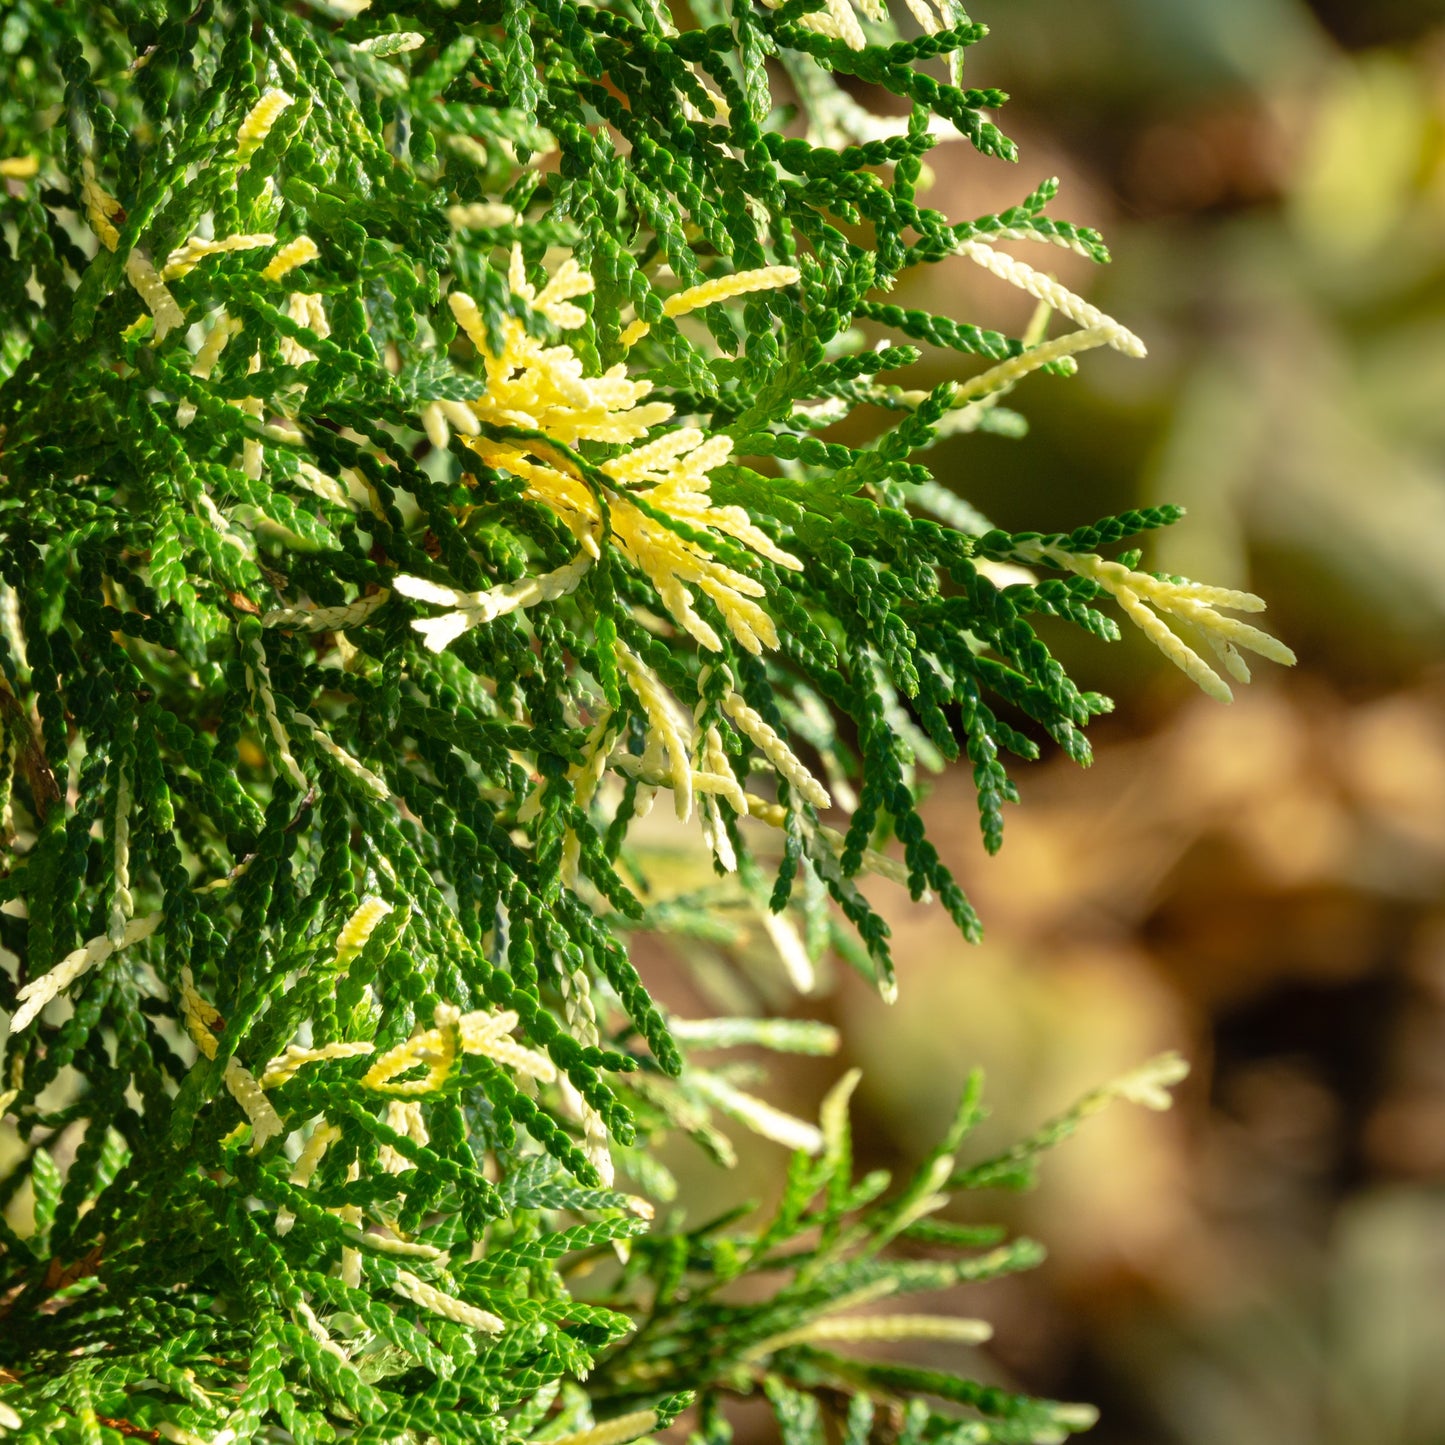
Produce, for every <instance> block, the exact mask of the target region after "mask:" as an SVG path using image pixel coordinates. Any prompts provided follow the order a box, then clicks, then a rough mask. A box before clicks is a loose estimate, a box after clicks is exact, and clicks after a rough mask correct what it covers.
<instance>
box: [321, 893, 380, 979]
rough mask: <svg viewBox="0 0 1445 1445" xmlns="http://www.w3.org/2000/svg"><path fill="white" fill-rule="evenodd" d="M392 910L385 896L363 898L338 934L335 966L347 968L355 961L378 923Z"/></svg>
mask: <svg viewBox="0 0 1445 1445" xmlns="http://www.w3.org/2000/svg"><path fill="white" fill-rule="evenodd" d="M391 911H392V908H391V904H390V903H388V902H387V901H386V900H385V899H384V898H363V899H362V900H361V904H360V906H359V907H358V908H357V910H356V912H355V913H353V914H352V915H351V917H350V918H348V919H347V920H346V922H345V923H344V924H343V925H342V928H341V932H340V933H338V934H337V935H336V960H335V967H337V968H345V967H347V966H348V965H349V964H351V963H354V962H355V961H356V959H357V958H359V957H360V955H361V950H362V949H363V948H365V947H366V941H367V939H369V938H370V937H371V935H372V934H373V933H374V932H375V931H376V927H377V925H378V924H379V923H380V922H381V920H382V919H383V918H385V917H386V916H387V914H388V913H390V912H391Z"/></svg>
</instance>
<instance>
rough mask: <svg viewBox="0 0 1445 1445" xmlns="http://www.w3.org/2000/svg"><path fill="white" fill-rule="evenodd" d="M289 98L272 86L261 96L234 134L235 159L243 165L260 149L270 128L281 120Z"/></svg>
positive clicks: (288, 103)
mask: <svg viewBox="0 0 1445 1445" xmlns="http://www.w3.org/2000/svg"><path fill="white" fill-rule="evenodd" d="M291 103H292V102H291V97H290V96H289V95H287V94H286V92H285V91H284V90H278V89H276V88H275V87H274V86H272V87H271V88H270V89H269V90H267V91H266V93H265V94H264V95H262V97H261V99H260V100H258V101H257V102H256V104H255V105H253V106H252V107H251V109H250V111H249V112H248V113H247V115H246V118H245V120H243V121H242V122H241V126H240V129H239V130H238V131H237V132H236V159H237V160H238V161H240V162H242V163H243V164H244V163H245V162H246V161H249V160H250V159H251V157H252V156H253V155H255V154H256V152H257V151H258V150H259V149H260V147H261V143H262V142H263V141H264V140H265V139H266V137H267V136H268V135H270V134H271V127H272V126H273V125H275V124H276V122H277V121H278V120H279V119H280V118H281V112H282V111H283V110H285V109H286V107H287V106H288V105H290V104H291Z"/></svg>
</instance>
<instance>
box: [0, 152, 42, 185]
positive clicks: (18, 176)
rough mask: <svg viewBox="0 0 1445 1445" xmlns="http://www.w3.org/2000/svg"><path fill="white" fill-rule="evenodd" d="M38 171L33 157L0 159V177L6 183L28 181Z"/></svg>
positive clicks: (36, 160) (37, 163)
mask: <svg viewBox="0 0 1445 1445" xmlns="http://www.w3.org/2000/svg"><path fill="white" fill-rule="evenodd" d="M39 169H40V161H39V159H38V158H37V157H35V156H5V157H4V158H3V159H0V176H3V177H4V178H5V179H6V180H7V181H28V180H29V179H30V177H31V176H33V175H34V174H35V173H36V172H37V171H38V170H39Z"/></svg>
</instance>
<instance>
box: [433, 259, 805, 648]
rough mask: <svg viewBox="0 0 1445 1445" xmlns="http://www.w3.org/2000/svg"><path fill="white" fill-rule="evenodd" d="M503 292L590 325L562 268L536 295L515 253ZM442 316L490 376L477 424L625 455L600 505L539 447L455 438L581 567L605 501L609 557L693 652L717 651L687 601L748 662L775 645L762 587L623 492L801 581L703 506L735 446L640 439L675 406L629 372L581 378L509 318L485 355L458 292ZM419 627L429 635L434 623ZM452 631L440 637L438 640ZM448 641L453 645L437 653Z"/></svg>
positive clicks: (739, 524)
mask: <svg viewBox="0 0 1445 1445" xmlns="http://www.w3.org/2000/svg"><path fill="white" fill-rule="evenodd" d="M796 275H797V273H796V272H795V271H793V270H792V269H791V268H790V267H781V266H780V267H768V268H765V270H763V271H759V272H752V273H744V275H743V276H741V277H728V278H724V279H723V280H722V281H719V282H716V283H713V282H709V283H707V284H706V285H705V286H703V287H698V288H694V292H693V293H687V292H684V293H682V295H683V297H687V296H688V295H689V294H692V295H693V297H694V299H693V301H692V302H691V303H689V304H687V305H684V306H683V307H682V309H683V310H688V309H691V306H693V305H710V304H712V302H713V301H717V300H721V299H724V298H725V297H726V296H729V295H737V294H741V292H742V291H745V290H758V289H762V288H764V287H767V286H780V285H785V284H788V283H789V282H791V281H792V280H793V279H795V278H796ZM511 285H512V289H513V291H514V292H515V293H516V294H518V295H520V296H522V297H523V298H524V299H526V300H527V301H528V302H529V303H530V304H531V305H532V307H533V308H534V309H535V310H537V311H540V312H541V313H542V314H543V315H545V316H546V317H547V318H548V319H549V320H551V322H552V323H553V324H554V325H555V326H556V327H558V329H559V330H563V331H567V330H575V329H576V328H577V327H579V326H581V325H582V324H583V323H584V321H585V320H586V313H585V312H583V310H582V309H581V307H579V306H577V305H575V304H574V298H577V297H580V296H585V295H587V294H588V293H589V292H590V291H591V290H592V287H593V281H592V277H591V276H589V275H588V274H587V273H586V272H585V271H583V270H581V269H580V268H579V267H578V265H577V263H576V262H575V261H574V260H572V259H570V258H569V259H568V260H566V261H564V262H563V263H562V265H561V267H560V268H559V269H558V271H557V273H556V274H555V275H554V276H553V277H552V279H551V280H550V281H549V282H548V284H547V285H546V286H545V287H544V288H543V289H542V290H541V291H540V292H538V291H537V290H536V289H535V288H534V287H533V286H532V285H531V284H530V282H528V280H527V277H526V273H525V270H524V268H523V265H522V259H521V251H520V249H518V250H514V252H513V257H512V268H511ZM729 288H731V289H729ZM704 293H706V294H704ZM676 300H678V298H674V301H676ZM451 308H452V313H453V315H455V317H456V319H457V323H458V324H459V325H460V326H461V328H462V329H463V330H464V331H465V332H466V334H467V336H468V337H469V338H470V340H471V342H472V344H473V345H474V346H475V347H476V349H477V352H478V354H479V355H480V356H481V358H482V363H483V366H484V368H485V371H486V377H487V387H486V391H485V392H484V393H483V394H482V396H480V397H479V398H477V399H476V400H475V401H473V402H471V403H470V407H471V410H472V411H473V412H474V413H475V415H476V417H477V419H478V423H479V425H483V424H484V425H489V426H493V427H509V428H517V429H520V430H526V431H533V432H538V433H541V434H542V437H545V438H550V439H551V440H553V441H556V442H560V443H562V444H563V445H564V446H566V447H568V448H574V447H577V446H578V445H579V444H582V443H588V442H594V443H605V444H611V445H613V446H619V447H625V448H628V450H625V451H623V452H621V453H620V454H619V455H617V456H614V457H613V458H612V459H611V460H609V461H605V462H603V463H601V464H600V470H601V471H602V472H603V473H604V474H605V475H606V477H607V478H608V479H609V481H610V482H611V483H613V484H614V485H609V486H605V487H603V488H602V490H603V492H604V493H605V497H604V498H599V495H598V491H597V488H598V486H599V484H598V482H597V480H596V477H595V476H593V477H586V476H584V475H583V473H582V471H581V469H580V468H579V467H578V466H577V465H576V463H575V462H573V461H572V459H571V458H570V457H568V456H566V455H565V454H564V453H563V452H562V451H560V450H559V449H557V448H555V447H552V446H549V445H548V444H547V441H546V440H543V439H531V438H526V439H523V438H510V437H508V438H494V437H486V436H480V435H479V436H471V437H467V438H465V440H466V441H467V444H468V445H469V446H470V447H471V448H472V449H473V450H474V451H475V452H477V453H478V455H479V456H481V457H482V459H483V460H484V461H485V462H486V463H487V464H488V465H489V466H492V467H495V468H498V469H499V470H503V471H507V472H510V473H512V474H513V475H514V476H516V477H518V478H520V479H521V480H523V481H524V482H525V483H526V486H527V496H528V497H529V498H530V499H532V500H534V501H538V502H541V503H543V504H544V505H546V506H547V507H549V508H551V510H552V511H553V512H555V513H556V514H557V516H558V517H559V518H560V520H561V521H562V522H563V523H564V525H566V526H567V527H568V529H569V530H570V531H571V532H572V533H573V535H574V536H575V537H576V538H577V541H578V544H579V546H580V547H581V548H582V551H583V552H585V553H586V554H587V555H588V556H591V557H596V556H598V555H599V554H600V547H601V541H602V535H603V518H604V512H603V505H602V501H603V500H605V502H606V506H607V512H608V514H609V515H610V520H611V527H612V541H613V543H614V545H615V546H616V547H617V549H618V551H619V552H621V554H622V555H623V557H624V558H626V560H627V561H628V562H629V563H631V564H632V565H633V566H634V567H636V568H637V570H638V571H640V572H642V573H643V574H644V575H645V576H646V577H647V578H648V580H649V581H650V582H651V583H652V585H653V586H654V587H655V588H656V590H657V593H658V595H659V597H661V599H662V602H663V605H664V606H665V607H666V608H667V610H668V612H669V613H670V614H671V615H672V617H673V619H674V621H676V622H677V623H678V624H679V625H680V626H681V627H682V628H683V629H684V630H685V631H687V632H688V633H689V634H690V635H691V636H692V637H693V638H695V639H696V640H697V641H698V642H699V643H700V644H701V645H702V646H703V647H706V648H708V649H710V650H713V651H716V650H718V649H719V648H720V647H721V645H722V643H721V640H720V639H719V637H718V635H717V633H716V632H715V631H714V630H713V629H712V627H711V626H710V625H709V624H708V623H707V622H706V621H705V620H704V619H703V618H702V617H701V615H700V614H699V613H698V612H697V609H696V606H695V601H694V599H695V594H696V593H697V592H701V593H703V594H705V595H706V596H708V597H710V598H711V599H712V600H713V602H714V603H715V604H716V606H717V608H718V610H719V612H720V613H721V614H722V616H723V619H724V621H725V623H726V625H727V627H728V629H729V631H730V632H731V633H732V635H733V636H734V638H736V639H737V641H738V642H739V643H740V644H741V645H742V646H744V647H746V648H747V649H748V650H749V651H750V652H754V653H759V652H761V651H762V650H763V649H764V648H765V647H766V648H771V647H776V646H777V642H778V636H777V629H776V628H775V627H774V625H773V621H772V618H771V617H770V616H769V615H768V614H767V612H766V611H764V610H763V608H762V607H761V606H760V605H759V604H758V602H757V600H756V599H758V598H760V597H762V596H764V595H765V589H764V587H763V585H762V583H761V582H759V581H758V580H757V579H756V578H755V577H752V576H749V575H748V574H746V573H744V572H740V571H738V570H737V569H736V568H734V567H731V566H729V565H727V564H726V563H724V562H721V561H719V560H718V558H717V557H716V556H715V555H714V554H713V551H712V549H710V548H709V547H708V546H706V545H705V544H704V543H702V542H699V541H693V540H690V539H685V538H683V537H680V536H678V535H677V533H675V532H673V531H671V530H670V529H669V528H668V527H666V526H665V525H663V524H662V523H660V522H658V521H655V520H654V519H653V518H651V517H649V516H647V515H646V514H645V513H644V512H643V511H642V509H641V508H640V507H637V506H635V505H634V504H633V503H632V502H631V501H630V500H629V493H635V494H636V495H637V496H638V497H639V498H640V499H643V500H645V501H646V503H647V504H648V505H649V507H651V508H653V509H655V510H656V511H659V512H661V513H663V514H665V515H666V516H667V517H669V518H672V519H675V520H676V521H678V522H682V523H685V524H687V525H688V526H689V527H691V528H693V529H695V530H696V531H697V532H699V533H702V534H706V533H707V532H709V531H711V532H715V533H718V534H721V536H726V537H732V538H734V539H735V540H737V541H739V542H741V543H742V544H743V545H744V546H745V547H747V548H749V549H750V550H751V551H753V552H754V553H756V554H758V555H759V556H763V557H766V558H768V560H770V561H772V562H774V563H776V564H777V565H780V566H784V567H790V568H794V569H800V568H801V566H802V564H801V563H800V562H799V561H798V560H797V559H796V558H795V557H792V556H791V555H789V554H788V553H787V552H785V551H783V550H782V549H781V548H779V547H778V546H776V544H774V543H773V541H772V540H771V539H770V538H769V537H768V536H767V534H766V533H764V532H763V531H762V530H761V528H759V527H757V526H756V525H755V524H754V523H753V521H752V519H751V518H750V517H749V516H748V514H747V513H746V512H745V511H744V510H743V509H742V508H741V507H718V506H714V505H713V504H712V501H711V499H710V497H709V495H708V488H709V485H710V483H709V473H710V472H711V471H713V470H714V469H715V468H716V467H718V466H720V465H721V464H722V463H723V462H724V461H726V460H727V458H728V457H729V456H730V455H731V452H732V441H731V439H730V438H728V437H705V436H704V435H703V433H702V432H700V431H698V430H697V429H696V428H693V427H681V428H679V429H677V430H676V431H673V432H668V433H666V434H664V435H662V436H659V437H655V438H651V439H649V437H648V433H649V432H650V430H651V428H653V427H655V426H657V425H659V424H660V423H662V422H665V421H667V420H668V419H669V418H670V417H671V416H672V413H673V408H672V407H671V406H670V405H669V404H668V403H666V402H649V401H647V400H646V398H647V396H648V394H649V393H650V391H651V390H652V383H651V382H649V381H646V380H634V379H633V378H631V377H629V376H628V375H627V369H626V366H625V364H623V363H618V364H617V365H616V366H614V367H612V368H610V369H609V370H608V371H606V372H605V373H604V374H603V375H601V376H587V375H585V374H584V367H583V364H582V361H581V359H580V358H579V357H578V356H577V354H576V353H575V352H574V351H573V350H572V348H571V347H570V346H566V345H561V346H547V345H545V344H544V343H543V342H541V341H539V340H538V339H537V338H536V337H533V336H529V335H528V334H527V332H526V329H525V328H524V327H523V325H522V323H521V322H520V321H517V320H516V319H514V318H507V319H505V320H504V321H503V322H502V324H501V342H502V345H501V349H500V351H493V350H492V348H491V346H490V344H489V339H488V336H487V332H486V327H485V325H484V324H483V321H482V316H481V312H480V310H479V309H478V307H477V305H476V302H475V301H473V299H472V298H471V297H470V296H467V295H465V294H464V293H461V292H454V293H453V294H452V297H451ZM679 314H680V313H679ZM434 424H435V423H434ZM498 600H501V599H498ZM535 600H540V599H535ZM479 605H481V604H479ZM486 605H487V606H491V605H493V604H486ZM521 605H526V604H525V603H523V604H521ZM493 615H495V614H493ZM417 625H418V627H419V629H420V630H423V631H427V632H431V633H433V635H437V631H436V624H435V623H433V622H428V623H419V624H417ZM454 625H455V624H452V626H454ZM450 630H451V628H450V627H447V628H442V629H441V633H440V635H442V636H445V634H446V633H447V632H448V631H450ZM456 630H458V631H459V630H464V629H460V628H458V629H456ZM452 635H456V634H455V632H452ZM447 641H450V637H446V640H445V641H442V642H441V646H445V645H446V642H447Z"/></svg>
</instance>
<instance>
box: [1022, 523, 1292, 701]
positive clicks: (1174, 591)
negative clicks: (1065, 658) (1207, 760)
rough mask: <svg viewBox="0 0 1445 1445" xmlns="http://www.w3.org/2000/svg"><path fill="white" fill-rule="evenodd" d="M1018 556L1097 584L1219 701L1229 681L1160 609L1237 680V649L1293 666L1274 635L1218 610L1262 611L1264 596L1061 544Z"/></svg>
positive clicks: (1241, 672) (1240, 675) (1240, 661)
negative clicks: (1137, 566)
mask: <svg viewBox="0 0 1445 1445" xmlns="http://www.w3.org/2000/svg"><path fill="white" fill-rule="evenodd" d="M1018 554H1019V556H1020V558H1021V559H1023V560H1025V561H1030V562H1046V563H1048V564H1049V565H1050V566H1053V567H1058V568H1060V569H1062V570H1064V571H1069V572H1073V573H1076V574H1077V575H1078V576H1080V577H1087V578H1088V579H1089V580H1090V581H1091V582H1097V583H1098V584H1099V586H1100V587H1102V588H1103V589H1104V591H1106V592H1107V593H1108V594H1109V595H1110V596H1111V597H1113V598H1114V600H1115V601H1116V602H1118V604H1119V606H1120V607H1121V608H1122V609H1123V612H1124V615H1125V616H1126V617H1127V618H1128V619H1129V620H1130V621H1131V622H1132V623H1133V624H1134V625H1135V626H1136V627H1137V628H1138V629H1139V630H1140V631H1141V632H1142V633H1143V634H1144V635H1145V636H1146V637H1147V638H1148V639H1149V640H1150V642H1152V643H1153V644H1154V645H1155V646H1156V647H1157V648H1158V649H1159V650H1160V652H1162V653H1163V654H1164V656H1165V657H1167V658H1168V659H1169V660H1170V662H1172V663H1174V665H1175V666H1176V667H1178V668H1179V669H1180V670H1181V671H1183V672H1184V673H1185V674H1186V675H1187V676H1188V677H1189V678H1190V679H1191V681H1193V682H1194V683H1195V684H1196V685H1197V686H1198V687H1199V688H1201V689H1202V690H1203V691H1204V692H1206V693H1208V694H1209V696H1210V697H1212V698H1215V699H1217V700H1218V701H1219V702H1232V701H1233V700H1234V694H1233V693H1232V692H1231V691H1230V689H1229V684H1228V683H1227V682H1225V680H1224V679H1223V678H1222V677H1220V676H1219V674H1218V673H1217V672H1215V671H1214V669H1213V668H1212V667H1211V666H1210V665H1209V664H1208V663H1207V662H1205V660H1204V659H1203V658H1202V657H1201V656H1200V655H1199V654H1198V653H1197V652H1195V650H1194V649H1193V648H1192V647H1190V646H1189V644H1188V643H1187V642H1185V641H1184V639H1183V638H1182V637H1180V636H1179V634H1178V633H1176V632H1175V631H1173V630H1172V629H1171V628H1170V627H1169V625H1168V624H1167V623H1166V622H1165V620H1164V618H1163V617H1162V616H1161V615H1160V614H1161V613H1165V614H1168V615H1169V616H1170V617H1172V618H1174V619H1175V621H1176V623H1177V624H1182V625H1183V626H1184V627H1185V628H1186V629H1187V630H1189V631H1190V632H1191V633H1192V634H1193V635H1194V636H1195V637H1197V638H1198V639H1199V640H1201V641H1202V642H1203V643H1204V645H1205V647H1206V648H1208V649H1209V650H1210V651H1211V652H1213V654H1214V656H1215V658H1216V660H1217V661H1218V663H1219V665H1220V666H1221V667H1222V668H1223V669H1224V671H1225V672H1227V673H1228V674H1229V675H1230V676H1231V677H1232V678H1234V680H1235V681H1236V682H1248V681H1249V668H1248V666H1247V665H1246V663H1245V661H1244V658H1243V657H1241V656H1240V652H1239V649H1240V648H1244V649H1246V650H1248V651H1250V652H1253V653H1256V654H1257V655H1258V656H1260V657H1266V658H1268V659H1269V660H1270V661H1271V662H1278V663H1281V664H1282V665H1283V666H1285V667H1291V666H1293V665H1294V662H1295V655H1294V653H1293V652H1291V651H1290V649H1289V648H1288V647H1286V646H1285V645H1284V643H1282V642H1281V641H1280V640H1279V639H1278V638H1277V637H1271V636H1270V634H1269V633H1267V632H1264V631H1261V629H1259V628H1258V627H1253V626H1251V625H1250V624H1249V623H1247V622H1242V621H1240V620H1239V618H1237V617H1226V616H1224V615H1223V614H1222V613H1221V612H1220V611H1218V609H1219V608H1225V609H1226V610H1228V611H1230V612H1263V611H1264V609H1265V602H1264V599H1263V598H1260V597H1256V596H1255V595H1254V593H1252V592H1237V591H1235V590H1234V589H1232V588H1229V587H1206V586H1204V585H1203V584H1202V583H1199V582H1187V581H1182V580H1180V581H1174V580H1172V579H1170V578H1167V577H1163V578H1161V577H1153V576H1151V575H1150V574H1149V573H1147V572H1136V571H1134V570H1133V569H1131V568H1129V567H1125V566H1124V565H1123V563H1121V562H1108V561H1105V560H1104V558H1102V557H1098V556H1095V555H1094V554H1093V553H1080V552H1066V551H1064V550H1063V548H1061V547H1047V546H1043V545H1042V544H1040V543H1037V542H1030V543H1025V544H1024V545H1023V546H1021V547H1019V548H1018ZM1151 609H1154V610H1151Z"/></svg>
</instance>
